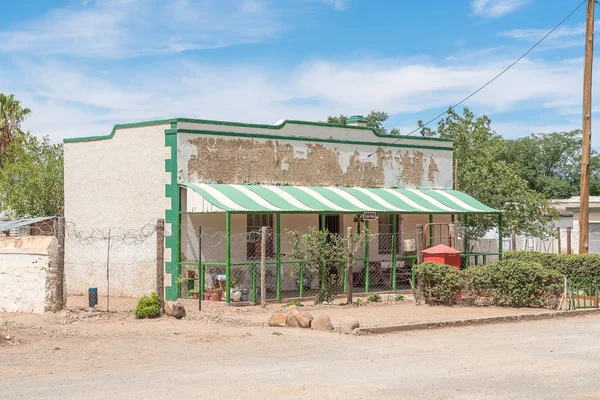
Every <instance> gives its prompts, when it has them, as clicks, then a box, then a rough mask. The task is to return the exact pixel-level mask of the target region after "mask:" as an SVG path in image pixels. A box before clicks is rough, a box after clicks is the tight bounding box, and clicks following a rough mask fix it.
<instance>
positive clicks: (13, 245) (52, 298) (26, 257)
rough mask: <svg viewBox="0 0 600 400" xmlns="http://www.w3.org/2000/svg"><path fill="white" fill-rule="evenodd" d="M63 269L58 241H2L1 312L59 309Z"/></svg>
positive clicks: (34, 238)
mask: <svg viewBox="0 0 600 400" xmlns="http://www.w3.org/2000/svg"><path fill="white" fill-rule="evenodd" d="M60 268H61V267H60V265H59V263H58V242H57V240H56V238H54V237H52V236H30V237H20V238H0V311H8V312H33V313H43V312H45V311H57V310H58V309H60V308H61V305H62V298H59V294H60V293H61V291H60V286H61V285H62V280H61V276H62V275H61V273H60Z"/></svg>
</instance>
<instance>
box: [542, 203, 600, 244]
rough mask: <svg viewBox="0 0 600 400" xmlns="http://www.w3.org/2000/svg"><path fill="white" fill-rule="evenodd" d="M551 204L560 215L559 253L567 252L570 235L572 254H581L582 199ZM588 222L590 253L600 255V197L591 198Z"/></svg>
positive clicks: (558, 222) (557, 224)
mask: <svg viewBox="0 0 600 400" xmlns="http://www.w3.org/2000/svg"><path fill="white" fill-rule="evenodd" d="M550 204H551V205H552V206H553V207H554V208H556V210H557V211H558V213H559V215H560V218H559V220H558V221H557V223H556V226H557V227H558V228H560V235H561V237H560V250H559V252H560V253H566V252H567V242H568V240H567V236H568V235H570V240H569V241H570V244H571V247H570V250H571V253H574V254H577V253H579V219H580V212H579V204H580V197H579V196H573V197H570V198H568V199H555V200H550ZM588 221H589V222H588V252H589V253H600V196H590V198H589V218H588Z"/></svg>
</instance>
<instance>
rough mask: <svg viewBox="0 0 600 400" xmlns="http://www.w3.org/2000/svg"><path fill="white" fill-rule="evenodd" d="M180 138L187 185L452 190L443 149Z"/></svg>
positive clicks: (186, 135)
mask: <svg viewBox="0 0 600 400" xmlns="http://www.w3.org/2000/svg"><path fill="white" fill-rule="evenodd" d="M307 129H312V130H315V129H322V128H320V127H308V128H307ZM338 130H339V129H338ZM268 133H269V134H271V133H272V132H268ZM361 133H363V134H364V135H366V134H368V133H370V132H367V133H365V132H361ZM309 134H310V132H307V134H306V135H305V136H309ZM333 139H337V140H343V137H333ZM376 139H378V138H376ZM178 140H179V145H178V157H179V162H178V165H179V168H180V171H179V179H180V180H188V181H191V182H209V183H231V184H273V185H300V186H314V185H318V186H350V187H351V186H362V187H393V188H394V187H397V188H435V189H448V188H451V186H452V152H451V151H448V150H443V149H424V148H408V147H387V148H385V149H383V148H382V146H380V145H370V144H348V143H326V142H318V141H316V142H315V141H311V140H310V139H306V140H305V141H304V140H303V141H299V140H289V139H285V138H283V137H282V138H281V139H263V138H247V137H235V136H220V135H211V134H194V133H179V134H178ZM434 144H436V145H437V143H434ZM420 145H422V146H424V145H432V143H431V142H427V143H425V144H423V143H421V144H420ZM442 145H447V144H446V143H443V144H442Z"/></svg>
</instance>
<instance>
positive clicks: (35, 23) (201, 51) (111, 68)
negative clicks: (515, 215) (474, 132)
mask: <svg viewBox="0 0 600 400" xmlns="http://www.w3.org/2000/svg"><path fill="white" fill-rule="evenodd" d="M580 2H581V0H455V1H448V0H431V1H428V2H424V1H410V0H397V1H384V0H271V1H269V0H238V1H229V0H212V1H210V0H63V1H59V0H56V1H47V0H29V1H22V2H10V4H7V5H5V6H4V7H3V13H2V14H0V91H2V92H5V93H6V92H8V93H15V94H16V96H17V97H18V98H20V99H21V100H22V101H23V102H24V104H25V105H26V106H28V107H30V108H31V109H32V110H33V114H32V116H31V117H30V118H29V119H28V120H27V121H26V123H25V124H24V127H25V128H26V129H30V130H31V131H32V132H34V133H36V134H40V135H41V134H48V135H50V136H51V138H52V139H53V140H57V141H58V140H60V139H62V138H64V137H75V136H89V135H97V134H106V133H107V132H109V131H110V129H111V127H112V125H114V124H115V123H125V122H136V121H143V120H149V119H161V118H168V117H190V118H203V119H218V120H229V121H243V122H258V123H275V122H276V121H278V120H280V119H302V120H324V119H325V118H326V117H327V115H330V114H340V113H344V114H363V115H366V114H368V113H369V111H370V110H373V109H375V110H382V111H386V112H388V113H389V114H390V119H389V121H388V124H387V125H388V127H398V128H400V130H401V132H405V133H406V132H408V131H410V130H412V129H414V127H415V124H416V121H417V120H419V119H429V118H431V117H432V116H434V115H437V114H438V113H439V112H441V111H443V110H445V109H446V108H447V107H448V106H449V105H450V104H453V103H455V102H457V101H458V100H460V99H462V98H463V97H465V96H466V95H467V94H469V93H470V92H472V91H473V90H474V89H476V88H477V87H479V86H480V85H481V84H483V83H485V82H486V81H487V80H488V79H490V78H491V77H493V76H494V75H495V74H496V73H498V72H499V71H501V70H502V69H504V68H505V67H506V66H507V65H508V64H509V63H510V62H512V61H513V60H514V59H515V58H517V57H518V56H520V55H521V54H522V53H523V52H524V51H525V50H526V49H527V48H528V47H529V46H531V45H532V44H533V43H534V42H535V41H536V40H538V39H539V38H541V37H542V36H543V35H544V34H545V33H546V32H547V31H548V30H549V29H550V28H552V27H553V26H554V25H555V24H556V23H558V22H559V21H560V20H561V19H562V18H564V17H565V16H566V15H567V14H568V13H569V12H571V11H572V10H573V9H574V8H575V7H576V6H577V5H578V4H579V3H580ZM584 23H585V6H583V7H581V8H580V9H579V10H578V11H577V12H576V13H575V14H574V15H573V16H572V17H571V19H570V20H569V21H567V22H566V23H565V24H564V25H563V26H562V27H561V28H560V29H559V30H557V31H556V32H555V33H554V34H553V35H552V36H551V37H550V38H548V39H547V40H546V41H545V42H544V43H543V44H542V45H541V46H540V47H539V48H538V49H536V50H535V51H534V52H532V53H531V54H530V55H529V56H528V57H527V58H526V59H524V60H523V61H522V62H520V63H519V64H517V66H516V67H514V68H513V69H512V70H511V71H509V72H508V73H507V74H505V75H504V76H503V77H501V78H500V79H499V80H498V81H496V82H495V83H494V84H492V85H491V86H489V87H488V88H486V89H485V90H484V91H482V92H480V93H479V94H478V95H477V96H475V97H474V98H472V99H470V100H469V101H468V102H467V105H468V106H469V107H471V108H472V109H473V110H474V111H475V112H476V113H477V114H482V113H486V114H488V115H489V116H490V117H491V118H492V121H493V122H492V124H493V127H494V129H496V131H497V132H498V133H501V134H502V135H504V136H505V137H510V138H514V137H520V136H525V135H528V134H529V133H531V132H549V131H556V130H570V129H575V128H579V127H580V125H581V97H582V95H581V87H582V83H581V82H582V74H583V71H582V68H583V50H584V49H583V46H584V31H585V27H584ZM596 65H598V63H596ZM599 72H600V71H599ZM595 76H596V77H598V73H597V72H595ZM595 87H598V85H595ZM595 93H600V92H599V91H598V90H596V91H595ZM599 107H600V105H599V106H596V107H595V108H594V109H595V111H598V110H599V109H600V108H599ZM595 116H596V117H597V116H600V113H598V112H596V113H595ZM594 131H597V130H596V129H594ZM596 137H597V135H594V140H593V143H594V145H595V146H598V145H600V138H596Z"/></svg>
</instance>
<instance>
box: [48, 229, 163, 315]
mask: <svg viewBox="0 0 600 400" xmlns="http://www.w3.org/2000/svg"><path fill="white" fill-rule="evenodd" d="M163 227H164V225H162V224H160V223H157V222H152V223H149V224H147V225H145V226H143V227H142V228H141V229H139V230H132V229H120V228H106V229H92V230H86V231H84V230H78V229H77V226H75V225H74V224H71V223H67V224H66V228H65V230H64V235H65V250H66V251H65V255H64V285H63V287H64V288H63V291H64V296H65V297H66V306H67V307H91V306H95V307H96V309H98V310H103V311H129V310H133V309H135V306H136V304H137V301H138V300H139V299H140V298H141V297H142V296H145V295H148V294H150V292H153V291H157V292H158V291H160V292H162V285H158V284H157V279H156V277H157V270H158V269H157V248H159V247H158V246H157V243H159V242H161V241H164V235H165V232H164V228H163ZM59 235H60V233H59ZM161 267H162V266H161Z"/></svg>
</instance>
